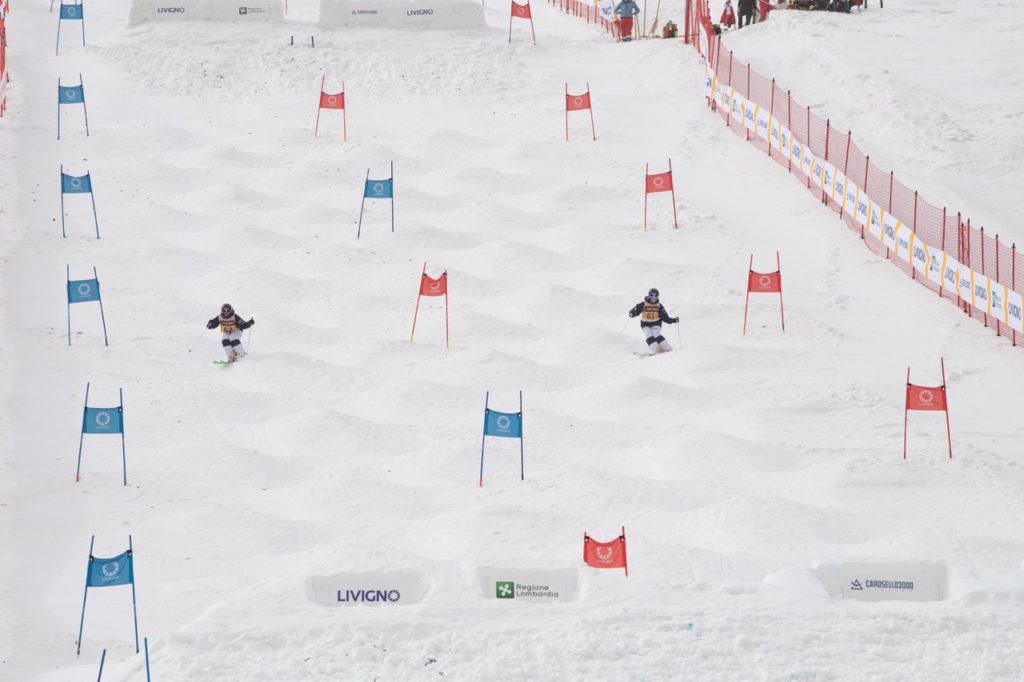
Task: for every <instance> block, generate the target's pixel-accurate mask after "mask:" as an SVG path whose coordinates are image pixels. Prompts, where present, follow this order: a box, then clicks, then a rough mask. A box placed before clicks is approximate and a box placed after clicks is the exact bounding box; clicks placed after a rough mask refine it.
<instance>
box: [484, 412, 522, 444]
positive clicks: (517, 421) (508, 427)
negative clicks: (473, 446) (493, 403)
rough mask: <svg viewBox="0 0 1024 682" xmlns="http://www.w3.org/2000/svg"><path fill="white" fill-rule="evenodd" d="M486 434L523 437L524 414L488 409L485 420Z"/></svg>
mask: <svg viewBox="0 0 1024 682" xmlns="http://www.w3.org/2000/svg"><path fill="white" fill-rule="evenodd" d="M484 435H485V436H498V437H499V438H522V437H523V416H522V415H521V414H518V413H517V412H497V411H495V410H490V409H489V410H487V417H486V419H485V420H484Z"/></svg>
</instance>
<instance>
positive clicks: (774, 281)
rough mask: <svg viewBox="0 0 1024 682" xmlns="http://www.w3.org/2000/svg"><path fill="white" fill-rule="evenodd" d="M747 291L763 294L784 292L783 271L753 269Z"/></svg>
mask: <svg viewBox="0 0 1024 682" xmlns="http://www.w3.org/2000/svg"><path fill="white" fill-rule="evenodd" d="M747 291H749V292H750V293H762V294H780V293H782V273H781V272H754V271H753V270H751V271H750V279H748V280H747Z"/></svg>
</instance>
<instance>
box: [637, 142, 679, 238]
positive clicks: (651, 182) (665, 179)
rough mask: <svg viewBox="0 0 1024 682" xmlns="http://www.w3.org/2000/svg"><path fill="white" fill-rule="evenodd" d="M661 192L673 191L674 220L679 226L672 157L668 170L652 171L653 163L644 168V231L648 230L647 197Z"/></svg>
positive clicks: (677, 226) (676, 225)
mask: <svg viewBox="0 0 1024 682" xmlns="http://www.w3.org/2000/svg"><path fill="white" fill-rule="evenodd" d="M659 192H671V193H672V221H673V224H674V225H675V227H676V229H678V228H679V215H678V214H677V213H676V189H675V186H674V184H673V182H672V159H669V160H668V171H666V172H664V173H654V174H652V173H651V164H647V167H646V169H645V170H644V232H646V231H647V197H648V196H650V195H651V194H657V193H659Z"/></svg>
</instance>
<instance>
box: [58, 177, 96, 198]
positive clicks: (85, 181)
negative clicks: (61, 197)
mask: <svg viewBox="0 0 1024 682" xmlns="http://www.w3.org/2000/svg"><path fill="white" fill-rule="evenodd" d="M60 191H61V192H64V194H88V193H89V192H91V191H92V178H90V177H89V175H88V173H87V174H85V175H78V176H75V175H68V174H67V173H61V174H60Z"/></svg>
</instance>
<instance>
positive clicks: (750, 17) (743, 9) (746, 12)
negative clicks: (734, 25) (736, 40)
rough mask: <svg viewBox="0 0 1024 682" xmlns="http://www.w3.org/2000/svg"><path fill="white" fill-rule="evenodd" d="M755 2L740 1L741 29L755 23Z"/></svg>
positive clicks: (752, 0) (751, 0)
mask: <svg viewBox="0 0 1024 682" xmlns="http://www.w3.org/2000/svg"><path fill="white" fill-rule="evenodd" d="M754 2H755V0H739V8H740V25H739V27H740V28H743V27H744V26H750V25H751V24H753V23H754ZM744 18H746V20H747V22H746V24H744V23H743V19H744Z"/></svg>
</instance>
